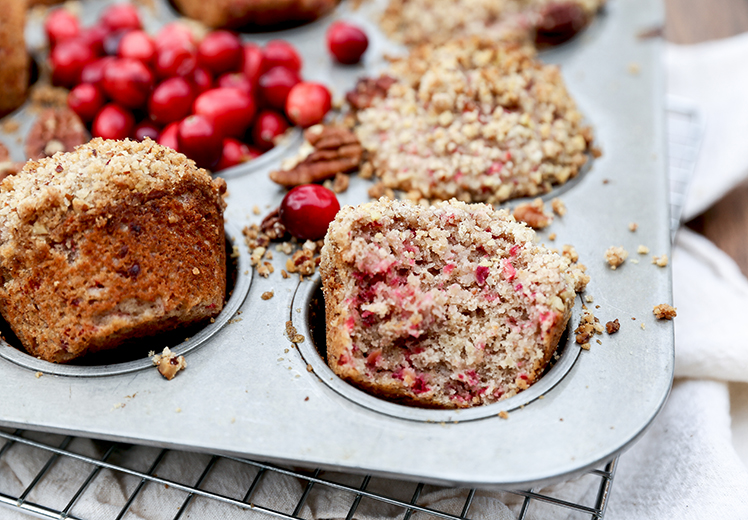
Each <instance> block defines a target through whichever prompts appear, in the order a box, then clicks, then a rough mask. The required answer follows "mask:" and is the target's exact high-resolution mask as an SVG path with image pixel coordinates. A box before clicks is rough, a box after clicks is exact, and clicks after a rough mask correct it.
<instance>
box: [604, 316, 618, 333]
mask: <svg viewBox="0 0 748 520" xmlns="http://www.w3.org/2000/svg"><path fill="white" fill-rule="evenodd" d="M620 329H621V324H620V323H619V321H618V318H616V319H615V320H613V321H609V322H608V323H606V324H605V332H607V333H608V334H615V333H616V332H618V331H619V330H620Z"/></svg>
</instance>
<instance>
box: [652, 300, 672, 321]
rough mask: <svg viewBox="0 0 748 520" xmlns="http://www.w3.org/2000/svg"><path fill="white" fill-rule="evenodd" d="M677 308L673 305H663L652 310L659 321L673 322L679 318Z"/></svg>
mask: <svg viewBox="0 0 748 520" xmlns="http://www.w3.org/2000/svg"><path fill="white" fill-rule="evenodd" d="M677 310H678V309H676V308H675V307H673V306H672V305H668V304H667V303H661V304H659V305H655V306H654V309H653V310H652V313H653V314H654V315H655V317H656V318H657V319H658V320H672V319H673V318H675V317H676V316H677V313H676V311H677Z"/></svg>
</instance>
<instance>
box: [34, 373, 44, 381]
mask: <svg viewBox="0 0 748 520" xmlns="http://www.w3.org/2000/svg"><path fill="white" fill-rule="evenodd" d="M43 375H44V372H37V373H36V374H34V377H36V378H37V379H39V378H40V377H42V376H43Z"/></svg>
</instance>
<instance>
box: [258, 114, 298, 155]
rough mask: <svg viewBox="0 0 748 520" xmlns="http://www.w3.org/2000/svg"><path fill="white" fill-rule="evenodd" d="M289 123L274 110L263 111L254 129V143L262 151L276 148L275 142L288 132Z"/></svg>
mask: <svg viewBox="0 0 748 520" xmlns="http://www.w3.org/2000/svg"><path fill="white" fill-rule="evenodd" d="M289 126H290V125H289V124H288V121H286V118H285V117H283V114H279V113H278V112H275V111H274V110H262V111H261V112H260V113H259V114H257V119H255V124H254V126H253V127H252V142H253V143H254V144H255V146H257V147H258V148H259V149H261V150H270V149H271V148H272V147H273V146H275V143H274V140H275V138H276V137H278V136H279V135H283V134H284V133H285V132H286V130H288V127H289Z"/></svg>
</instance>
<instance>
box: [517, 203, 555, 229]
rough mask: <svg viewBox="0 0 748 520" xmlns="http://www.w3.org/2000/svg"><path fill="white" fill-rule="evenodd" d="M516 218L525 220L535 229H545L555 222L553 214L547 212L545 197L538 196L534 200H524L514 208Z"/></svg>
mask: <svg viewBox="0 0 748 520" xmlns="http://www.w3.org/2000/svg"><path fill="white" fill-rule="evenodd" d="M513 215H514V218H516V219H517V220H519V221H521V222H524V223H525V224H527V225H528V226H530V227H531V228H533V229H543V228H546V227H548V226H549V225H550V224H551V222H553V216H552V215H548V214H547V213H546V212H545V205H544V204H543V199H540V198H537V199H535V200H533V201H532V202H523V203H522V204H519V205H517V207H516V208H514V213H513Z"/></svg>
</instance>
